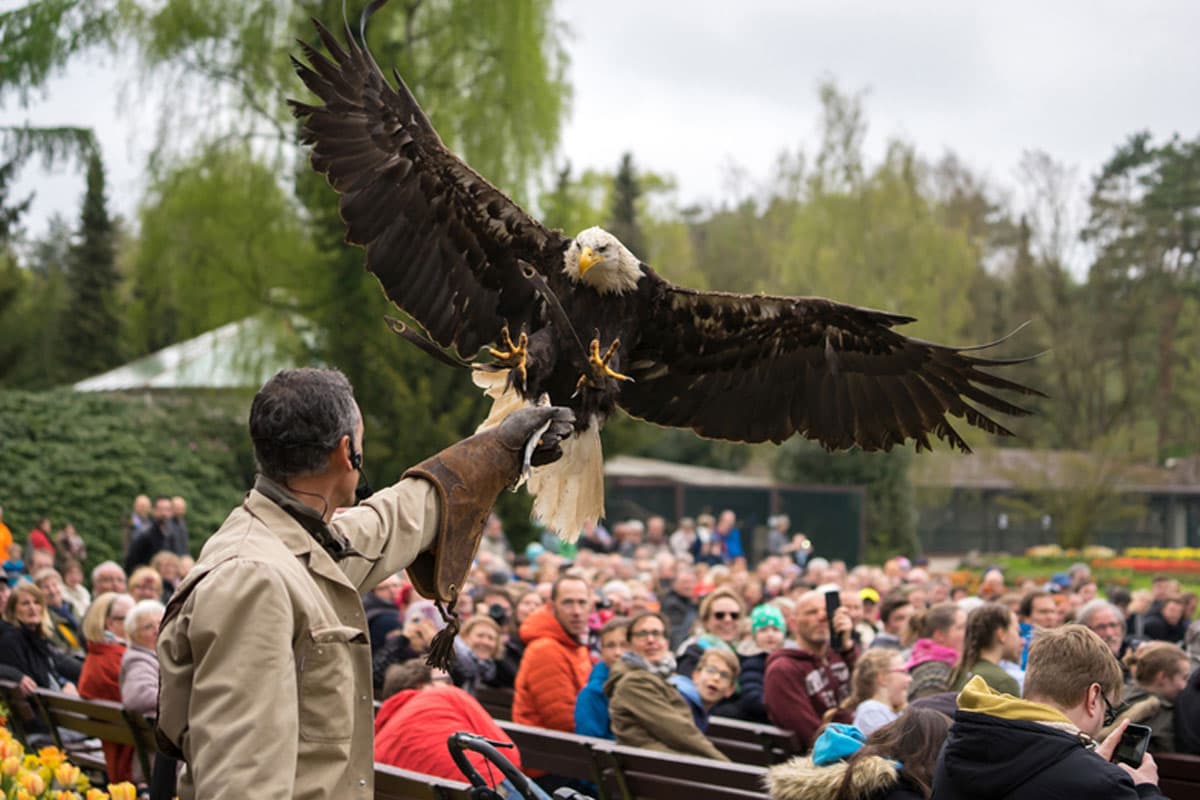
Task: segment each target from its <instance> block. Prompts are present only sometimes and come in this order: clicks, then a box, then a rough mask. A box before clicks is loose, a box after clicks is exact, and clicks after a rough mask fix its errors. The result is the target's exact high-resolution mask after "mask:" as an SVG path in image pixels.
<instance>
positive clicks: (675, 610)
mask: <svg viewBox="0 0 1200 800" xmlns="http://www.w3.org/2000/svg"><path fill="white" fill-rule="evenodd" d="M662 612H663V615H664V616H665V617H666V618H667V622H668V624H670V626H671V629H670V630H669V631H667V635H668V637H669V640H670V643H671V652H672V653H673V652H675V649H676V648H678V647H679V645H681V644H683V640H684V639H686V638H688V636H690V635H691V633H692V626H693V625H695V624H696V604H695V603H694V602H692V600H691V598H688V597H684V596H683V595H681V594H679V592H676V591H675V590H674V589H672V590H671V591H669V592H667V593H666V594H664V595H663V599H662Z"/></svg>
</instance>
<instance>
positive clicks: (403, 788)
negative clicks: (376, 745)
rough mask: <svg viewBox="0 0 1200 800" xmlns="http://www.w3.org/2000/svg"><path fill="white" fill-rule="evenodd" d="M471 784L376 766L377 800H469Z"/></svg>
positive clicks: (390, 767)
mask: <svg viewBox="0 0 1200 800" xmlns="http://www.w3.org/2000/svg"><path fill="white" fill-rule="evenodd" d="M470 798H471V784H469V783H466V782H464V781H451V780H446V779H445V778H437V777H434V776H433V775H426V774H424V773H421V772H412V771H410V770H407V769H400V768H399V767H392V766H388V765H387V764H379V763H376V764H375V800H470Z"/></svg>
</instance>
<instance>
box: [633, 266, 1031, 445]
mask: <svg viewBox="0 0 1200 800" xmlns="http://www.w3.org/2000/svg"><path fill="white" fill-rule="evenodd" d="M647 273H648V276H647V277H648V279H649V280H650V281H652V282H653V285H652V287H651V289H650V291H647V292H645V294H644V295H643V296H645V297H647V298H648V299H647V305H648V307H646V308H645V309H643V312H644V313H643V314H642V315H641V319H640V323H639V324H640V328H639V336H638V340H637V343H636V345H634V346H633V348H632V349H631V351H630V353H629V366H628V370H629V374H630V376H631V377H633V378H634V382H633V383H627V384H623V385H622V387H621V395H620V404H621V406H622V407H623V408H625V410H626V411H628V412H629V413H630V414H632V415H634V416H635V417H640V418H642V419H645V420H648V421H650V422H655V423H658V424H660V425H668V426H673V427H683V428H691V429H693V430H695V431H696V432H697V433H699V434H701V435H703V436H708V437H711V438H717V439H731V440H735V441H747V442H761V441H767V440H771V441H774V442H781V441H783V440H784V439H787V438H788V437H789V436H791V435H792V434H794V433H800V434H802V435H804V436H807V437H808V438H810V439H815V440H817V441H819V442H820V443H821V444H822V445H824V446H825V447H827V448H830V449H842V448H848V447H851V446H854V445H857V446H859V447H862V448H863V449H866V450H888V449H891V447H893V446H894V445H898V444H903V443H904V441H905V440H907V439H912V440H914V441H915V442H916V445H917V448H918V449H928V448H929V446H930V439H929V434H931V433H932V434H933V435H935V436H937V437H938V438H940V439H943V440H944V441H947V442H949V443H950V444H951V446H953V447H956V448H958V449H960V450H963V451H969V450H970V448H969V447H968V445H967V443H966V442H965V441H964V440H963V438H962V437H961V436H960V435H959V434H958V432H957V431H955V430H954V428H953V427H952V426H951V424H950V422H949V420H948V416H954V417H959V418H963V419H966V421H967V422H968V423H969V424H970V425H973V426H975V427H978V428H982V429H983V430H986V431H988V432H989V433H995V434H1002V435H1007V434H1009V431H1008V430H1006V429H1005V428H1004V427H1003V426H1001V425H1000V424H998V423H997V422H996V421H995V420H993V419H992V418H991V417H990V416H988V413H990V412H999V413H1003V414H1009V415H1014V416H1020V415H1024V414H1027V413H1029V412H1027V411H1026V410H1025V409H1023V408H1020V407H1018V406H1016V405H1013V404H1012V403H1009V402H1007V401H1005V400H1003V399H1001V398H999V397H997V396H995V395H994V394H993V393H992V392H990V391H988V390H989V389H1001V390H1007V391H1012V392H1016V393H1019V394H1024V395H1038V394H1040V392H1037V391H1036V390H1033V389H1029V388H1027V387H1025V386H1022V385H1020V384H1018V383H1015V382H1013V381H1010V380H1006V379H1004V378H999V377H997V376H995V375H992V374H990V373H987V372H984V371H983V370H982V369H981V368H982V367H987V366H999V365H1005V364H1011V363H1019V362H1021V361H1026V360H1028V359H986V358H978V357H976V356H973V355H968V354H967V353H966V352H965V351H967V350H969V348H954V347H946V346H942V345H937V344H932V343H930V342H924V341H921V340H918V339H910V338H908V337H906V336H904V335H902V334H900V333H897V332H896V331H895V330H893V328H894V327H895V326H896V325H899V324H903V323H906V322H911V321H912V319H911V318H910V317H903V316H899V315H896V314H889V313H886V312H883V311H874V310H871V309H866V308H857V307H854V306H849V305H843V304H841V303H835V302H833V301H831V300H826V299H824V298H819V297H775V296H768V295H738V294H727V293H720V292H698V291H694V290H691V289H684V288H681V287H678V286H673V285H671V284H669V283H667V282H666V281H663V280H662V279H661V278H659V277H658V276H657V275H655V274H654V273H653V272H651V271H650V270H647ZM985 387H986V388H985Z"/></svg>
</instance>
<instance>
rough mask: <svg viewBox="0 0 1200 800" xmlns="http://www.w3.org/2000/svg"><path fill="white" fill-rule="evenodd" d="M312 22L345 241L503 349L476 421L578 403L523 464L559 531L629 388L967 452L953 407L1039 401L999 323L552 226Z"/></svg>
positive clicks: (426, 317)
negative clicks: (529, 467) (872, 305)
mask: <svg viewBox="0 0 1200 800" xmlns="http://www.w3.org/2000/svg"><path fill="white" fill-rule="evenodd" d="M372 5H375V4H372ZM365 16H366V15H364V24H365ZM317 31H318V34H319V36H320V39H321V41H322V42H323V44H324V48H325V50H326V51H327V55H326V54H325V53H322V52H320V51H319V50H317V49H316V48H314V47H312V46H309V45H307V44H304V43H301V45H302V47H303V48H304V55H305V58H306V60H307V62H308V63H307V64H305V63H302V62H300V61H299V60H297V59H295V58H293V59H292V63H293V65H294V66H295V68H296V70H297V72H298V73H299V75H300V77H301V79H302V80H303V81H304V83H305V85H306V86H307V87H308V88H309V89H310V90H311V91H312V92H313V93H314V94H315V95H316V96H317V97H318V98H319V99H320V101H321V104H319V105H313V104H309V103H304V102H298V101H291V105H292V108H293V111H294V113H295V114H296V116H297V117H298V118H300V119H301V120H302V140H303V142H304V143H305V144H307V145H311V148H312V150H311V162H312V166H313V168H314V169H316V170H317V171H318V172H320V173H322V174H324V175H325V176H326V177H327V178H328V180H329V182H330V184H331V185H332V186H333V188H334V189H335V190H336V191H337V193H338V195H339V196H340V199H339V202H340V209H341V216H342V219H343V220H344V222H345V226H346V241H347V242H348V243H351V244H355V245H359V246H361V247H363V248H365V250H366V267H367V269H368V270H369V271H370V272H371V274H373V275H374V276H375V277H376V278H377V279H378V280H379V283H380V286H381V287H382V289H383V291H384V293H385V294H386V295H387V297H388V298H389V299H390V300H391V301H392V302H393V303H394V304H395V305H397V306H398V307H400V308H401V309H403V310H404V311H405V312H407V313H408V314H409V315H410V316H411V317H412V319H414V320H416V322H418V323H419V325H420V326H421V327H422V328H424V331H423V333H421V335H420V337H412V336H411V334H412V333H413V332H412V331H408V332H407V333H408V334H410V338H418V339H419V338H424V339H425V340H426V343H427V344H428V345H429V346H430V347H433V346H436V348H440V350H441V354H442V355H443V356H449V357H451V359H452V360H453V361H455V362H456V363H461V364H467V363H469V361H468V360H469V359H472V358H477V357H479V356H480V354H481V353H483V352H488V353H490V355H491V356H492V360H491V361H490V362H488V363H485V364H479V363H476V364H473V365H472V368H473V371H474V372H473V374H474V380H475V382H476V383H477V384H478V385H479V386H481V387H482V388H484V389H485V390H486V392H487V393H488V394H489V395H490V396H491V397H492V398H493V401H494V402H493V406H492V410H491V413H490V414H489V416H488V418H487V420H485V421H484V423H483V425H482V426H481V427H486V426H490V425H494V424H496V423H497V422H498V421H499V420H500V419H502V418H503V417H504V416H505V415H506V414H508V413H510V412H511V411H513V410H515V409H517V408H520V407H522V406H523V405H524V404H527V403H532V402H536V401H537V399H538V398H540V397H542V395H543V394H548V395H549V398H550V400H551V402H553V403H555V404H556V405H569V406H571V407H572V408H573V409H574V410H575V414H576V428H577V433H576V436H573V437H571V439H569V440H568V442H566V443H565V447H564V450H565V454H564V457H563V459H562V460H560V461H558V462H556V463H555V464H551V465H548V466H546V467H541V468H537V469H534V470H533V473H532V476H531V477H530V480H529V489H530V491H531V492H532V493H533V494H534V495H535V500H534V514H535V516H536V517H538V518H539V519H540V520H541V521H542V522H543V524H545V525H546V526H547V527H548V528H550V529H552V530H555V531H557V532H558V533H559V534H560V535H562V536H564V537H566V538H569V539H573V538H574V537H575V536H577V535H578V533H579V531H580V529H581V528H582V527H583V526H584V524H585V523H586V522H589V521H590V522H595V521H596V520H597V519H598V518H599V517H601V516H602V515H603V508H604V506H603V504H604V494H603V471H602V464H601V453H600V438H599V429H600V427H601V426H602V425H603V423H604V421H605V419H607V418H608V417H609V416H610V415H611V414H612V413H614V411H615V409H616V408H617V407H620V408H622V409H624V410H625V411H626V412H628V413H629V414H631V415H632V416H634V417H637V418H639V419H643V420H646V421H649V422H653V423H657V424H659V425H664V426H673V427H680V428H690V429H691V430H693V431H695V432H696V433H697V434H699V435H701V436H705V437H711V438H715V439H727V440H731V441H740V442H764V441H772V442H776V443H779V442H782V441H784V440H785V439H787V438H789V437H790V436H792V435H794V434H800V435H802V436H805V437H807V438H809V439H814V440H816V441H817V442H819V443H820V444H821V445H823V446H824V447H826V448H828V449H830V450H835V449H843V448H849V447H853V446H857V447H860V448H862V449H864V450H890V449H891V448H892V447H893V446H896V445H901V444H903V443H905V442H907V441H908V440H912V441H913V442H914V443H915V445H916V448H917V450H918V451H920V450H927V449H929V448H930V434H933V435H934V436H936V437H938V438H939V439H941V440H943V441H945V442H948V443H949V445H950V446H951V447H953V448H957V449H959V450H961V451H963V452H970V448H969V447H968V445H967V442H966V441H965V440H964V439H963V438H962V437H961V436H960V435H959V433H958V432H957V431H956V430H955V429H954V427H953V426H952V425H951V424H950V421H949V419H948V417H957V418H960V419H965V420H966V422H967V424H968V425H972V426H975V427H977V428H981V429H983V430H985V431H987V432H988V433H992V434H999V435H1004V436H1010V435H1012V434H1011V432H1010V431H1009V430H1007V429H1006V428H1005V427H1003V426H1002V425H1000V424H999V423H997V422H996V421H995V420H994V419H993V418H992V417H991V416H989V414H990V413H993V412H998V413H1000V414H1007V415H1012V416H1019V415H1024V414H1028V413H1029V412H1028V411H1027V410H1025V409H1024V408H1021V407H1018V406H1016V405H1014V404H1012V403H1010V402H1007V401H1005V400H1003V399H1001V398H1000V397H997V396H996V394H994V392H993V391H992V390H1005V391H1009V392H1014V393H1017V394H1021V395H1040V394H1041V393H1040V392H1038V391H1036V390H1034V389H1031V388H1029V387H1026V386H1022V385H1021V384H1018V383H1015V382H1013V381H1011V380H1007V379H1005V378H1002V377H998V376H997V375H995V374H993V373H992V372H989V371H987V370H986V368H995V367H1004V366H1008V365H1011V364H1016V363H1021V362H1023V361H1027V360H1029V359H1028V358H1013V359H995V358H983V357H981V356H979V355H977V352H978V351H979V350H983V349H986V348H988V347H991V346H994V345H995V344H997V343H998V342H992V343H991V344H987V345H978V346H975V347H947V346H943V345H938V344H933V343H930V342H925V341H920V340H918V339H912V338H909V337H906V336H904V335H903V334H900V333H898V332H896V331H895V330H894V329H895V327H896V326H897V325H901V324H903V323H907V322H912V321H913V319H912V318H910V317H905V316H900V315H897V314H891V313H888V312H884V311H875V310H871V309H867V308H858V307H855V306H851V305H845V304H842V303H837V302H834V301H832V300H827V299H825V298H821V297H783V296H769V295H740V294H730V293H723V292H700V291H695V290H692V289H687V288H684V287H681V286H675V285H673V284H671V283H670V282H668V281H666V280H664V279H663V278H661V277H660V276H659V275H658V274H656V273H655V272H654V270H652V269H651V268H650V267H649V266H647V265H646V264H643V263H641V262H640V261H639V260H638V259H637V258H636V257H635V256H634V254H633V253H631V252H630V251H629V249H628V248H626V247H625V246H624V245H622V244H621V242H619V241H618V240H617V239H616V237H614V236H613V235H612V234H610V233H608V232H606V231H604V230H602V229H600V228H588V229H587V230H585V231H583V232H582V233H580V234H579V235H578V236H575V237H574V238H572V237H570V236H566V235H564V234H563V233H562V232H560V231H557V230H550V229H548V228H547V227H545V226H544V225H542V224H541V223H540V222H539V221H538V220H536V219H534V218H533V217H532V216H530V215H529V214H527V213H526V212H525V211H524V210H522V209H521V208H520V207H519V206H518V205H517V204H516V203H514V202H513V201H512V200H511V199H509V198H508V197H507V196H506V195H505V194H504V193H503V192H501V191H500V190H498V189H497V188H496V187H494V186H492V185H491V184H490V183H488V181H487V180H485V179H484V178H483V177H481V176H480V175H479V174H478V173H476V172H475V171H474V170H472V169H471V168H470V167H469V166H467V164H465V163H464V162H463V161H462V160H460V159H459V158H458V157H457V156H455V155H454V153H452V152H450V151H449V150H448V149H447V148H446V147H445V146H444V145H443V144H442V141H441V140H440V139H439V137H438V134H437V132H436V131H435V130H434V128H433V125H432V124H430V121H429V119H428V118H427V117H426V116H425V114H424V112H422V110H421V108H420V106H419V105H418V104H417V101H416V99H415V98H414V97H413V95H412V94H411V92H410V91H409V90H408V87H407V86H405V84H404V81H403V80H402V79H401V78H400V76H399V74H396V73H395V72H393V76H394V78H395V83H394V84H392V83H390V82H389V81H388V80H387V78H386V77H385V76H384V74H383V73H382V72H381V71H380V69H379V67H378V66H377V65H376V63H375V61H374V59H373V58H372V57H371V56H370V54H369V53H368V52H367V51H366V49H365V47H364V46H360V45H359V44H358V43H357V42H356V41H355V40H354V37H353V35H352V34H351V33H350V31H349V29H348V28H347V31H346V39H347V41H346V44H345V45H343V44H341V43H339V42H338V40H337V39H336V37H334V36H333V35H332V34H331V33H330V32H329V31H328V30H327V29H326V28H324V27H323V26H322V25H320V24H319V23H317ZM364 38H365V37H364ZM395 329H396V330H397V331H398V332H400V331H403V327H402V326H399V325H397V326H395ZM1000 341H1003V340H1000Z"/></svg>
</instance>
